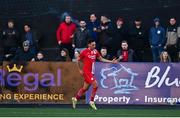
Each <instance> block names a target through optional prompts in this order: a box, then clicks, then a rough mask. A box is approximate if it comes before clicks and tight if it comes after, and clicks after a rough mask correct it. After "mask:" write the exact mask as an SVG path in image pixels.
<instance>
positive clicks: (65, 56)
mask: <svg viewBox="0 0 180 118" xmlns="http://www.w3.org/2000/svg"><path fill="white" fill-rule="evenodd" d="M56 61H62V62H69V61H71V58H70V56H69V51H68V50H67V49H66V48H63V49H62V50H60V55H59V56H58V57H57V58H56Z"/></svg>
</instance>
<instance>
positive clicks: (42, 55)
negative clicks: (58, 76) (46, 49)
mask: <svg viewBox="0 0 180 118" xmlns="http://www.w3.org/2000/svg"><path fill="white" fill-rule="evenodd" d="M31 61H46V60H45V58H44V53H43V52H42V51H39V52H38V53H37V55H36V57H34V58H33V59H32V60H31Z"/></svg>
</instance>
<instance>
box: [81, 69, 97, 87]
mask: <svg viewBox="0 0 180 118" xmlns="http://www.w3.org/2000/svg"><path fill="white" fill-rule="evenodd" d="M83 77H84V81H85V82H87V83H88V84H92V83H93V82H94V81H95V80H96V79H95V77H94V75H93V74H92V73H91V72H84V74H83Z"/></svg>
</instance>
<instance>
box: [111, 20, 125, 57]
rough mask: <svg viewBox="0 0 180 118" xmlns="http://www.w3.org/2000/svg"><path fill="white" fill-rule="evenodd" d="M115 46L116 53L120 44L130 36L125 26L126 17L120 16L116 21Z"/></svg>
mask: <svg viewBox="0 0 180 118" xmlns="http://www.w3.org/2000/svg"><path fill="white" fill-rule="evenodd" d="M114 36H115V37H114V41H113V48H114V53H115V54H116V53H117V51H118V50H119V46H120V45H121V42H122V41H123V40H127V38H128V30H127V28H126V27H125V24H124V19H123V18H121V17H119V18H118V19H117V21H116V27H115V34H114Z"/></svg>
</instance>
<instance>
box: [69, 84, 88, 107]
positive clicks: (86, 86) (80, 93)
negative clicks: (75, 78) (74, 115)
mask: <svg viewBox="0 0 180 118" xmlns="http://www.w3.org/2000/svg"><path fill="white" fill-rule="evenodd" d="M89 86H90V84H88V83H87V82H86V81H84V84H83V87H82V88H81V89H79V91H78V93H77V95H76V97H73V98H72V104H73V108H74V109H75V108H76V104H77V101H78V100H79V99H80V98H81V96H82V95H83V94H84V93H85V92H86V91H87V90H88V88H89Z"/></svg>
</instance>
